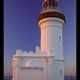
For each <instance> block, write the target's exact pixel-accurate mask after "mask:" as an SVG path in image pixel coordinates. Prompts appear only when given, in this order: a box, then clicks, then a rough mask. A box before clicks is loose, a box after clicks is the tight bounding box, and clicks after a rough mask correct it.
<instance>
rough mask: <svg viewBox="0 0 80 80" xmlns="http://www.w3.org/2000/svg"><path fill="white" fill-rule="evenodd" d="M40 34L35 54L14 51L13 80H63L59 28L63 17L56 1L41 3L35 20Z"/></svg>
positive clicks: (62, 59) (61, 45)
mask: <svg viewBox="0 0 80 80" xmlns="http://www.w3.org/2000/svg"><path fill="white" fill-rule="evenodd" d="M37 22H38V26H39V28H40V31H41V42H40V47H36V51H35V52H33V51H29V52H27V51H22V50H20V49H17V50H16V54H15V55H13V59H12V69H13V78H12V79H13V80H64V57H63V33H62V30H63V26H64V24H65V16H64V15H63V14H62V12H61V11H60V2H59V0H44V1H43V2H42V10H41V13H40V15H39V16H38V19H37Z"/></svg>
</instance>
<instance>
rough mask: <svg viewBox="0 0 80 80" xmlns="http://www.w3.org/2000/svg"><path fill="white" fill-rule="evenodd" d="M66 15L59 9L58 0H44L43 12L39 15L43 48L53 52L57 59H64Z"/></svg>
mask: <svg viewBox="0 0 80 80" xmlns="http://www.w3.org/2000/svg"><path fill="white" fill-rule="evenodd" d="M64 23H65V16H64V15H63V14H62V13H61V12H60V10H59V1H58V0H44V1H43V3H42V12H41V14H40V15H39V17H38V25H39V27H40V31H41V50H42V51H45V52H47V53H49V52H52V54H49V55H52V56H54V57H55V58H56V59H62V60H63V36H62V28H63V25H64Z"/></svg>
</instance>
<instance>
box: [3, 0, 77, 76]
mask: <svg viewBox="0 0 80 80" xmlns="http://www.w3.org/2000/svg"><path fill="white" fill-rule="evenodd" d="M42 1H43V0H4V75H11V74H12V67H11V65H12V63H11V61H12V56H13V55H14V54H15V51H16V49H18V48H19V49H21V50H23V51H31V50H32V51H35V47H36V46H40V29H39V28H38V24H37V17H38V16H39V14H40V12H41V3H42ZM60 9H61V11H62V12H63V14H64V15H65V17H66V24H65V26H64V27H63V41H64V42H63V46H64V59H65V75H75V74H76V0H60Z"/></svg>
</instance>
